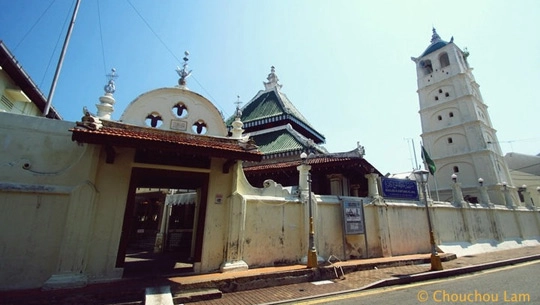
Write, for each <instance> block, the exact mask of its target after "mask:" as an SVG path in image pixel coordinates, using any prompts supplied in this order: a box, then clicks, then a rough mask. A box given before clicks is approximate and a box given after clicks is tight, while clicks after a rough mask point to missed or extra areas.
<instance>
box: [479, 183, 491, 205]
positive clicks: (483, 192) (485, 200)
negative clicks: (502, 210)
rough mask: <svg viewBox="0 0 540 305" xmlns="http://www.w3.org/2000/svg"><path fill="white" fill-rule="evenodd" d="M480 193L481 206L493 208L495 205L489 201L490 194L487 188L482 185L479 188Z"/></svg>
mask: <svg viewBox="0 0 540 305" xmlns="http://www.w3.org/2000/svg"><path fill="white" fill-rule="evenodd" d="M478 192H479V193H480V198H479V199H480V204H482V205H484V206H487V207H493V203H491V201H490V199H489V194H488V191H487V186H484V185H480V186H479V187H478Z"/></svg>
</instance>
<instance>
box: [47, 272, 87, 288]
mask: <svg viewBox="0 0 540 305" xmlns="http://www.w3.org/2000/svg"><path fill="white" fill-rule="evenodd" d="M87 284H88V277H87V276H86V275H85V274H80V273H61V274H53V275H52V276H51V277H50V278H49V279H48V280H47V281H46V282H45V283H44V284H43V287H42V289H43V290H53V289H66V288H80V287H84V286H86V285H87Z"/></svg>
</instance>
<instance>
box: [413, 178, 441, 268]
mask: <svg viewBox="0 0 540 305" xmlns="http://www.w3.org/2000/svg"><path fill="white" fill-rule="evenodd" d="M414 176H415V177H416V181H420V185H421V188H422V196H423V197H424V201H425V203H426V215H427V221H428V229H429V242H430V244H431V270H432V271H437V270H443V267H442V263H441V257H440V256H439V254H438V253H437V246H436V244H435V237H434V236H433V226H432V224H431V217H430V215H429V207H428V200H427V192H426V184H427V181H428V178H429V172H428V171H426V170H422V169H419V170H416V171H414Z"/></svg>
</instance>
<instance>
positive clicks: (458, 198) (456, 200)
mask: <svg viewBox="0 0 540 305" xmlns="http://www.w3.org/2000/svg"><path fill="white" fill-rule="evenodd" d="M452 198H453V200H452V203H453V204H454V206H456V207H460V208H463V207H470V206H469V203H468V202H466V201H465V199H463V192H462V191H461V183H458V182H456V181H454V183H452Z"/></svg>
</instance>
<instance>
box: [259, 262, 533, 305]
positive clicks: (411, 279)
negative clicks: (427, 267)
mask: <svg viewBox="0 0 540 305" xmlns="http://www.w3.org/2000/svg"><path fill="white" fill-rule="evenodd" d="M534 260H540V254H535V255H529V256H523V257H518V258H512V259H506V260H501V261H495V262H490V263H484V264H478V265H472V266H466V267H460V268H453V269H448V270H441V271H430V272H426V273H421V274H413V275H408V276H402V277H391V278H388V279H384V280H380V281H377V282H374V283H372V284H369V285H366V286H363V287H360V288H355V289H349V290H343V291H338V292H332V293H326V294H320V295H313V296H309V297H302V298H297V299H290V300H284V301H276V302H270V303H263V304H261V305H277V304H286V303H296V302H301V301H306V300H312V299H316V298H320V297H327V296H334V295H339V294H346V293H353V292H359V291H363V290H369V289H375V288H381V287H388V286H395V285H405V284H410V283H415V282H422V281H427V280H433V279H438V278H445V277H452V276H458V275H462V274H468V273H474V272H478V271H482V270H487V269H494V268H499V267H504V266H510V265H516V264H521V263H525V262H530V261H534Z"/></svg>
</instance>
